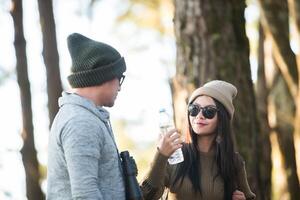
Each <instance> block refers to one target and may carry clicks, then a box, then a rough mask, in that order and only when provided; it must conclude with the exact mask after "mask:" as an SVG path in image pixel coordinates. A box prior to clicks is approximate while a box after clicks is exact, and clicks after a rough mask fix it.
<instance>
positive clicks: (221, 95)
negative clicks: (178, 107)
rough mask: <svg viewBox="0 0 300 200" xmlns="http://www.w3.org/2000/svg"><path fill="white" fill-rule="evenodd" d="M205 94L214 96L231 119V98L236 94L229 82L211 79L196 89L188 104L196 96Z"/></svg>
mask: <svg viewBox="0 0 300 200" xmlns="http://www.w3.org/2000/svg"><path fill="white" fill-rule="evenodd" d="M201 95H207V96H210V97H213V98H215V99H216V100H218V101H219V102H221V103H222V104H223V105H224V106H225V108H226V109H227V111H228V112H229V114H230V118H231V119H232V117H233V113H234V106H233V104H232V100H233V99H234V97H235V96H236V95H237V89H236V87H235V86H234V85H232V84H231V83H228V82H226V81H221V80H213V81H210V82H207V83H206V84H204V85H203V86H202V87H200V88H198V89H196V90H195V91H194V92H193V93H192V95H191V97H190V99H189V104H190V103H192V102H193V101H194V100H195V99H196V98H197V97H198V96H201Z"/></svg>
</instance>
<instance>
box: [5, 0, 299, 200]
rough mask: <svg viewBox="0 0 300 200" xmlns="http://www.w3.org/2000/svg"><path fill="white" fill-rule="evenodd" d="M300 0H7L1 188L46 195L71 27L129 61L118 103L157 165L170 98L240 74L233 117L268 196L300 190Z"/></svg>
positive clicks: (258, 184)
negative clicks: (161, 120) (162, 112)
mask: <svg viewBox="0 0 300 200" xmlns="http://www.w3.org/2000/svg"><path fill="white" fill-rule="evenodd" d="M299 31H300V1H299V0H272V1H269V0H248V1H240V0H231V1H228V0H211V1H203V0H173V1H172V0H151V1H150V0H63V1H58V0H53V1H52V0H37V1H35V0H23V1H22V0H11V1H10V0H0V36H1V37H0V99H1V101H0V102H1V104H0V122H1V123H0V130H1V131H0V199H1V200H6V199H14V200H15V199H16V200H19V199H20V200H23V199H29V200H39V199H44V198H45V196H44V194H45V189H46V174H47V143H48V135H49V126H50V124H51V123H52V120H53V118H54V116H55V114H56V112H57V109H58V106H57V98H58V97H59V96H60V94H61V92H62V91H63V90H69V89H70V87H69V85H68V83H67V81H66V77H67V75H68V74H69V70H70V66H71V60H70V56H69V54H68V50H67V45H66V38H67V36H68V35H69V34H71V33H73V32H79V33H82V34H84V35H86V36H88V37H90V38H93V39H95V40H98V41H102V42H106V43H108V44H111V45H112V46H114V47H115V48H116V49H118V50H119V51H120V52H121V54H122V55H123V56H124V57H125V59H126V63H127V66H128V70H127V72H126V79H125V82H124V84H123V85H122V91H121V92H120V94H119V96H118V99H117V101H116V104H115V106H114V107H113V108H109V111H110V112H111V117H112V121H113V129H114V132H115V135H116V138H117V143H118V146H119V148H120V150H121V151H122V150H129V151H130V152H131V154H132V155H133V156H134V158H135V160H136V161H137V165H138V168H139V176H138V179H139V180H141V179H142V177H143V176H144V175H145V173H146V172H147V169H149V165H150V163H151V159H152V157H153V155H154V152H155V149H156V148H155V143H156V139H157V137H158V134H159V129H158V121H157V119H158V111H159V109H160V108H166V109H167V110H168V111H169V113H171V114H172V115H173V116H174V120H175V122H176V126H177V127H178V128H179V129H181V131H182V133H185V121H184V119H183V118H184V117H185V112H186V101H187V98H188V96H189V94H190V93H191V91H192V90H193V89H195V88H197V87H199V86H200V85H201V84H203V83H205V82H206V81H208V80H212V79H223V80H226V81H229V82H232V83H233V84H235V85H237V87H238V90H239V94H238V97H237V99H236V102H235V106H236V111H237V112H236V114H235V119H234V120H233V125H234V127H233V129H234V138H235V145H236V147H237V149H238V150H239V151H240V152H241V154H242V156H243V157H244V158H245V160H246V166H247V172H248V179H249V183H250V185H251V188H253V190H254V192H255V193H256V195H257V199H276V200H277V199H280V200H284V199H295V200H299V199H300V187H299V175H300V167H299V165H300V142H299V138H300V80H299V77H300V53H299V46H300V45H299V44H300V40H299V38H300V37H299V36H300V32H299Z"/></svg>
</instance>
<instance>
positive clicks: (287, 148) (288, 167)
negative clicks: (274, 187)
mask: <svg viewBox="0 0 300 200" xmlns="http://www.w3.org/2000/svg"><path fill="white" fill-rule="evenodd" d="M287 91H288V89H287V85H286V82H285V81H284V80H283V77H280V78H279V81H278V82H277V83H276V85H275V86H274V89H273V90H272V93H271V97H272V99H273V101H274V104H275V108H276V126H275V130H276V133H277V138H278V143H279V148H280V151H281V153H282V155H283V163H284V167H285V172H286V176H287V184H288V190H289V194H290V199H291V200H298V199H300V188H299V180H298V175H297V164H296V156H295V143H294V136H293V133H294V125H293V120H292V119H293V117H294V113H295V105H294V103H293V99H292V97H291V95H290V94H289V93H288V92H287Z"/></svg>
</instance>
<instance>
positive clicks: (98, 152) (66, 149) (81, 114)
mask: <svg viewBox="0 0 300 200" xmlns="http://www.w3.org/2000/svg"><path fill="white" fill-rule="evenodd" d="M59 106H60V110H59V112H58V114H57V116H56V117H55V120H54V122H53V125H52V128H51V133H50V139H49V147H48V182H47V199H48V200H56V199H59V200H69V199H95V200H96V199H97V200H102V199H105V200H124V199H125V188H124V181H123V176H122V169H121V165H120V160H119V155H118V150H117V146H116V143H115V140H114V136H113V132H112V129H111V127H110V121H109V113H108V112H107V111H106V110H105V109H104V108H102V107H99V106H96V105H95V104H94V103H93V102H92V101H90V100H87V99H85V98H83V97H81V96H79V95H76V94H70V93H66V92H64V93H63V95H62V97H61V98H59Z"/></svg>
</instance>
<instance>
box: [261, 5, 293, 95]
mask: <svg viewBox="0 0 300 200" xmlns="http://www.w3.org/2000/svg"><path fill="white" fill-rule="evenodd" d="M259 1H260V5H261V7H262V16H263V18H262V19H263V26H264V29H265V31H268V32H270V33H271V36H272V39H273V43H274V54H275V59H276V63H277V64H278V67H279V69H280V71H281V73H282V75H283V77H284V80H285V81H286V82H287V85H288V89H289V91H290V93H291V95H292V97H293V98H294V99H295V98H296V95H297V84H298V78H299V77H298V71H297V62H296V57H295V54H294V53H293V51H292V49H291V47H290V42H289V12H288V4H287V1H286V0H274V1H268V0H259Z"/></svg>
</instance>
